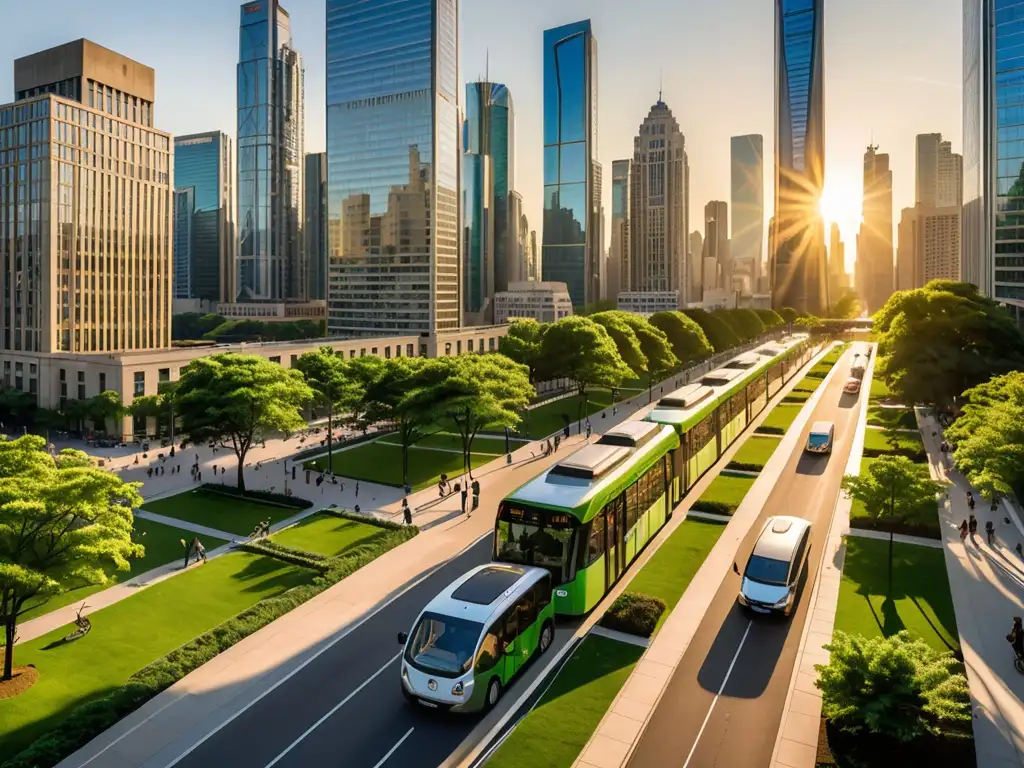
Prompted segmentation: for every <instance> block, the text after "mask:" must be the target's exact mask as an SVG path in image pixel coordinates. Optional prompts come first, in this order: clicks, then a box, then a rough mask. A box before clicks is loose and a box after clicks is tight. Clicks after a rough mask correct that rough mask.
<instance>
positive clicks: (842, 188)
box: [818, 183, 861, 224]
mask: <svg viewBox="0 0 1024 768" xmlns="http://www.w3.org/2000/svg"><path fill="white" fill-rule="evenodd" d="M860 205H861V200H860V194H859V192H857V191H856V190H854V189H853V188H852V187H850V186H849V185H846V184H829V183H826V184H825V189H824V190H823V191H822V193H821V199H820V200H818V210H819V211H820V212H821V217H822V218H823V219H824V220H825V223H826V224H831V223H832V222H839V223H840V224H845V223H847V222H850V221H856V220H858V219H859V218H860Z"/></svg>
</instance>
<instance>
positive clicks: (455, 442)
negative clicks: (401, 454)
mask: <svg viewBox="0 0 1024 768" xmlns="http://www.w3.org/2000/svg"><path fill="white" fill-rule="evenodd" d="M378 442H381V443H387V444H388V445H401V444H402V443H401V440H400V439H399V437H398V435H387V436H385V437H382V438H381V439H380V440H379V441H378ZM510 442H511V446H510V447H511V448H512V450H513V451H514V450H515V449H516V448H519V447H521V446H522V445H523V441H521V440H512V441H510ZM413 447H415V448H442V449H444V450H448V451H461V450H462V438H461V437H459V436H458V435H453V434H450V433H448V432H439V433H437V434H436V435H430V436H429V437H425V438H423V439H422V440H420V441H419V442H418V443H416V444H415V445H414V446H413ZM473 453H486V454H490V455H492V456H499V455H502V454H504V453H505V438H503V437H501V438H499V437H477V438H476V439H474V440H473Z"/></svg>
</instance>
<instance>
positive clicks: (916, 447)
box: [864, 428, 924, 452]
mask: <svg viewBox="0 0 1024 768" xmlns="http://www.w3.org/2000/svg"><path fill="white" fill-rule="evenodd" d="M896 436H897V437H898V442H899V445H898V447H899V449H901V450H905V451H914V452H917V451H923V450H924V442H923V441H922V440H921V434H920V433H917V434H913V433H910V432H897V433H896ZM864 448H865V449H867V450H872V451H886V452H888V451H891V450H892V446H891V445H890V444H889V440H888V438H887V437H886V434H885V432H884V431H883V430H881V429H870V428H869V429H865V430H864Z"/></svg>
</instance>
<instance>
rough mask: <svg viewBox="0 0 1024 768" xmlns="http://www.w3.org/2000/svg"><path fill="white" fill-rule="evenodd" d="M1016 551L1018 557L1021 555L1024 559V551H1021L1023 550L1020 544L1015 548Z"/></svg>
mask: <svg viewBox="0 0 1024 768" xmlns="http://www.w3.org/2000/svg"><path fill="white" fill-rule="evenodd" d="M1014 549H1016V550H1017V554H1018V555H1020V556H1021V557H1024V551H1021V548H1020V544H1019V543H1018V544H1017V546H1016V547H1014Z"/></svg>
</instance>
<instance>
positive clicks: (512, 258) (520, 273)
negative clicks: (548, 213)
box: [505, 189, 530, 283]
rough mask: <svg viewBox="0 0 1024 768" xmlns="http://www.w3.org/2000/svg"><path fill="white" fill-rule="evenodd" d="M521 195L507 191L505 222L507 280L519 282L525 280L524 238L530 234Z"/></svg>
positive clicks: (513, 191)
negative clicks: (506, 218) (506, 216)
mask: <svg viewBox="0 0 1024 768" xmlns="http://www.w3.org/2000/svg"><path fill="white" fill-rule="evenodd" d="M525 216H526V215H525V214H524V213H523V196H522V195H521V194H519V193H518V192H516V191H515V190H514V189H513V190H509V193H508V221H507V224H506V227H505V228H506V230H507V235H508V236H507V237H506V242H507V243H508V245H507V246H506V247H507V249H508V250H507V251H506V253H507V254H508V255H507V256H506V259H507V261H508V281H509V282H510V283H521V282H523V281H524V280H526V239H527V238H528V237H529V236H530V227H529V224H527V223H525V221H524V219H525Z"/></svg>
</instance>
